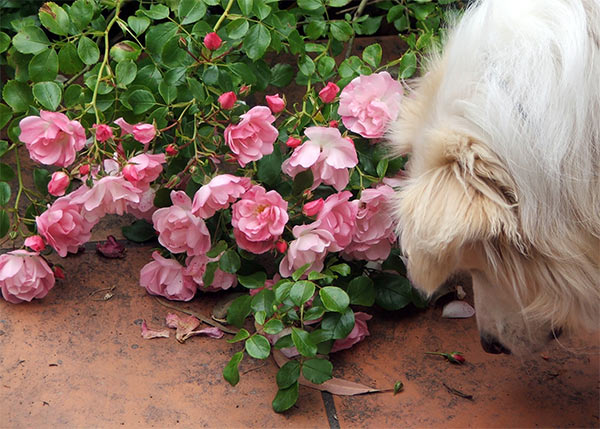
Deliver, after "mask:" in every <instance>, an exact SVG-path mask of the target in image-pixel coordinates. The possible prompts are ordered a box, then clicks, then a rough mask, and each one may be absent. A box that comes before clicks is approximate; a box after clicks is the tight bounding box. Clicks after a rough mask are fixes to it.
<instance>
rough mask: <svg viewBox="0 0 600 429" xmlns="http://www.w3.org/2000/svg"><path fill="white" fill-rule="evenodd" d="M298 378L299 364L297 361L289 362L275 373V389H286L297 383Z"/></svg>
mask: <svg viewBox="0 0 600 429" xmlns="http://www.w3.org/2000/svg"><path fill="white" fill-rule="evenodd" d="M298 378H300V363H299V362H298V361H297V360H290V361H288V362H286V363H285V364H283V365H282V366H281V368H279V371H277V376H276V377H275V379H276V380H277V387H279V388H280V389H286V388H288V387H290V386H291V385H292V384H294V383H295V382H297V381H298Z"/></svg>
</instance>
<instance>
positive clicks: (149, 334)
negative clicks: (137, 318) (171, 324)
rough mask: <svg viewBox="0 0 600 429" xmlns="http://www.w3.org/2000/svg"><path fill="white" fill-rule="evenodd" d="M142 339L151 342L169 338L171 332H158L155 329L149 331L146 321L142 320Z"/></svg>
mask: <svg viewBox="0 0 600 429" xmlns="http://www.w3.org/2000/svg"><path fill="white" fill-rule="evenodd" d="M142 338H143V339H145V340H150V339H152V338H169V330H168V329H163V330H161V331H157V330H154V329H148V325H146V321H145V320H142Z"/></svg>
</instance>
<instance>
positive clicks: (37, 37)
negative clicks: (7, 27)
mask: <svg viewBox="0 0 600 429" xmlns="http://www.w3.org/2000/svg"><path fill="white" fill-rule="evenodd" d="M12 42H13V46H14V47H15V49H16V50H17V51H19V52H21V53H22V54H37V53H39V52H42V51H43V50H45V49H46V48H47V47H48V46H50V41H49V40H48V38H47V37H46V34H45V33H44V32H43V31H42V29H41V28H39V27H33V26H29V27H25V28H22V29H21V30H19V32H18V33H17V34H16V35H15V37H13V41H12Z"/></svg>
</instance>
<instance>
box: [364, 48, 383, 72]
mask: <svg viewBox="0 0 600 429" xmlns="http://www.w3.org/2000/svg"><path fill="white" fill-rule="evenodd" d="M381 55H382V51H381V45H380V44H379V43H373V44H372V45H369V46H367V47H366V48H365V50H364V51H363V54H362V59H363V61H364V62H365V63H367V64H369V65H370V66H371V67H373V68H377V67H379V64H380V63H381Z"/></svg>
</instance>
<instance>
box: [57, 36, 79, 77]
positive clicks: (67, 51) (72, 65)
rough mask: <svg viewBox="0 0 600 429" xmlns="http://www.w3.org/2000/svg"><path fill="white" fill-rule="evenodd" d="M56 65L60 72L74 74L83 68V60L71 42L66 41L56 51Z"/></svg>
mask: <svg viewBox="0 0 600 429" xmlns="http://www.w3.org/2000/svg"><path fill="white" fill-rule="evenodd" d="M58 67H59V69H60V71H61V73H64V74H76V73H78V72H80V71H81V69H83V62H82V61H81V59H80V58H79V55H78V54H77V48H76V47H75V45H74V44H73V43H67V44H65V45H64V46H63V47H62V48H60V51H58Z"/></svg>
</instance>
